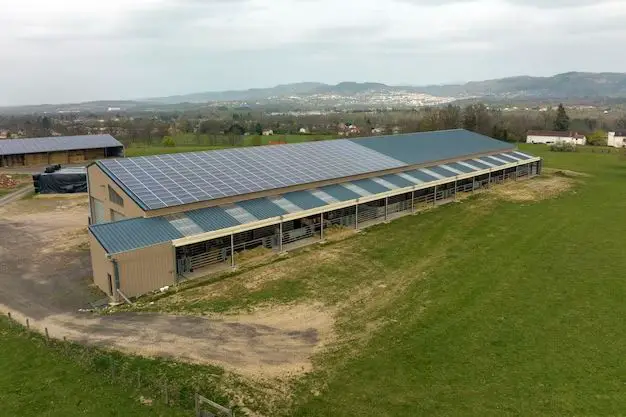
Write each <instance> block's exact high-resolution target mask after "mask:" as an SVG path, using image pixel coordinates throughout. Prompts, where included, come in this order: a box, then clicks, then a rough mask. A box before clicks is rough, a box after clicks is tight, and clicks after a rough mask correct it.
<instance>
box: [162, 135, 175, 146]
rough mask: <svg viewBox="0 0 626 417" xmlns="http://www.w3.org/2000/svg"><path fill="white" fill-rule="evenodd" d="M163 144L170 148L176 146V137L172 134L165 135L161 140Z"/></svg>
mask: <svg viewBox="0 0 626 417" xmlns="http://www.w3.org/2000/svg"><path fill="white" fill-rule="evenodd" d="M161 144H162V145H163V146H166V147H168V148H172V147H174V146H176V142H174V138H173V137H171V136H165V137H164V138H163V141H162V142H161Z"/></svg>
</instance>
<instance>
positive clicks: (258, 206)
mask: <svg viewBox="0 0 626 417" xmlns="http://www.w3.org/2000/svg"><path fill="white" fill-rule="evenodd" d="M237 205H238V206H239V207H242V208H244V209H246V211H247V212H248V213H250V214H252V215H253V216H254V217H256V218H257V219H259V220H263V219H269V218H270V217H278V216H282V215H284V214H287V212H286V211H285V210H283V209H282V208H280V207H278V206H277V205H276V204H274V203H272V202H271V201H270V200H268V199H267V198H257V199H255V200H246V201H239V202H237Z"/></svg>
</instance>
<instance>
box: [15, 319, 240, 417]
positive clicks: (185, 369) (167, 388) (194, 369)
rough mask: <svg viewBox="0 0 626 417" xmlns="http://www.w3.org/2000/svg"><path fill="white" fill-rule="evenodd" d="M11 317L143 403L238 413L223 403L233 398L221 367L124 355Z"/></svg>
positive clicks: (205, 413)
mask: <svg viewBox="0 0 626 417" xmlns="http://www.w3.org/2000/svg"><path fill="white" fill-rule="evenodd" d="M7 317H8V318H9V320H8V322H9V324H10V325H11V326H12V327H13V328H17V329H18V330H19V331H21V332H24V333H28V335H29V336H34V337H38V338H40V339H41V340H42V341H43V342H44V343H45V344H46V346H47V347H48V349H51V350H54V351H55V352H56V353H58V354H61V355H63V356H65V357H67V358H68V359H71V360H72V362H74V363H76V364H78V365H79V366H80V367H81V368H82V369H83V370H84V371H85V372H94V373H97V374H98V375H99V378H100V379H101V380H102V381H107V382H109V383H111V384H115V385H117V386H122V387H124V388H125V389H126V391H127V392H128V393H129V395H131V396H132V397H134V398H136V399H137V400H138V401H139V402H140V403H141V404H144V405H146V406H151V405H155V404H156V403H160V404H163V405H166V406H169V407H175V408H178V409H181V410H189V411H190V413H189V415H190V416H191V415H196V416H197V417H204V416H220V417H221V416H234V415H235V411H236V409H237V407H235V408H234V409H232V408H228V407H224V406H222V405H221V404H228V403H229V401H228V399H227V398H226V397H224V396H223V395H221V394H219V389H218V383H219V381H220V379H221V377H222V374H221V372H220V370H219V368H215V369H214V370H215V371H216V373H212V372H211V371H212V370H213V368H209V369H207V368H206V367H200V366H194V365H185V364H179V363H176V362H173V361H169V360H164V359H148V358H143V357H140V356H130V355H123V354H121V353H118V352H114V351H107V350H104V349H101V348H98V347H92V346H86V345H82V344H80V343H76V342H72V341H69V340H67V338H66V337H65V336H63V337H62V338H61V339H59V338H54V337H53V335H52V334H51V332H50V331H49V329H48V328H47V327H44V328H43V334H41V333H38V332H36V331H35V330H34V329H32V328H31V322H30V319H28V318H25V319H23V323H22V322H20V321H18V320H17V317H16V316H15V315H12V314H11V313H10V312H9V313H7ZM200 393H203V395H201V394H200ZM206 393H211V395H205V394H206ZM207 397H211V398H213V400H215V402H214V401H212V400H208V399H207ZM240 414H241V413H240Z"/></svg>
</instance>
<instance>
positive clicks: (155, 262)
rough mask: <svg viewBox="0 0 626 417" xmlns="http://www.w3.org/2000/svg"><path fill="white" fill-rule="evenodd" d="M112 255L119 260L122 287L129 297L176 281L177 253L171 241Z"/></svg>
mask: <svg viewBox="0 0 626 417" xmlns="http://www.w3.org/2000/svg"><path fill="white" fill-rule="evenodd" d="M112 257H113V259H115V260H117V264H118V271H119V277H120V289H121V290H122V292H123V293H124V294H125V295H126V296H127V297H136V296H138V295H142V294H145V293H148V292H151V291H154V290H157V289H159V288H161V287H164V286H166V285H173V284H175V283H176V259H175V257H176V255H175V253H174V247H173V246H172V244H171V243H170V242H167V243H164V244H161V245H156V246H150V247H147V248H143V249H138V250H135V251H132V252H124V253H120V254H116V255H112Z"/></svg>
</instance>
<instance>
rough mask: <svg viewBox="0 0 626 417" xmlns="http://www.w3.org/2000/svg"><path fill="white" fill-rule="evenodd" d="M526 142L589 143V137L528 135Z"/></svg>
mask: <svg viewBox="0 0 626 417" xmlns="http://www.w3.org/2000/svg"><path fill="white" fill-rule="evenodd" d="M526 143H573V144H574V145H584V144H586V143H587V139H585V138H583V139H576V138H573V137H561V136H539V135H528V136H527V137H526Z"/></svg>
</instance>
